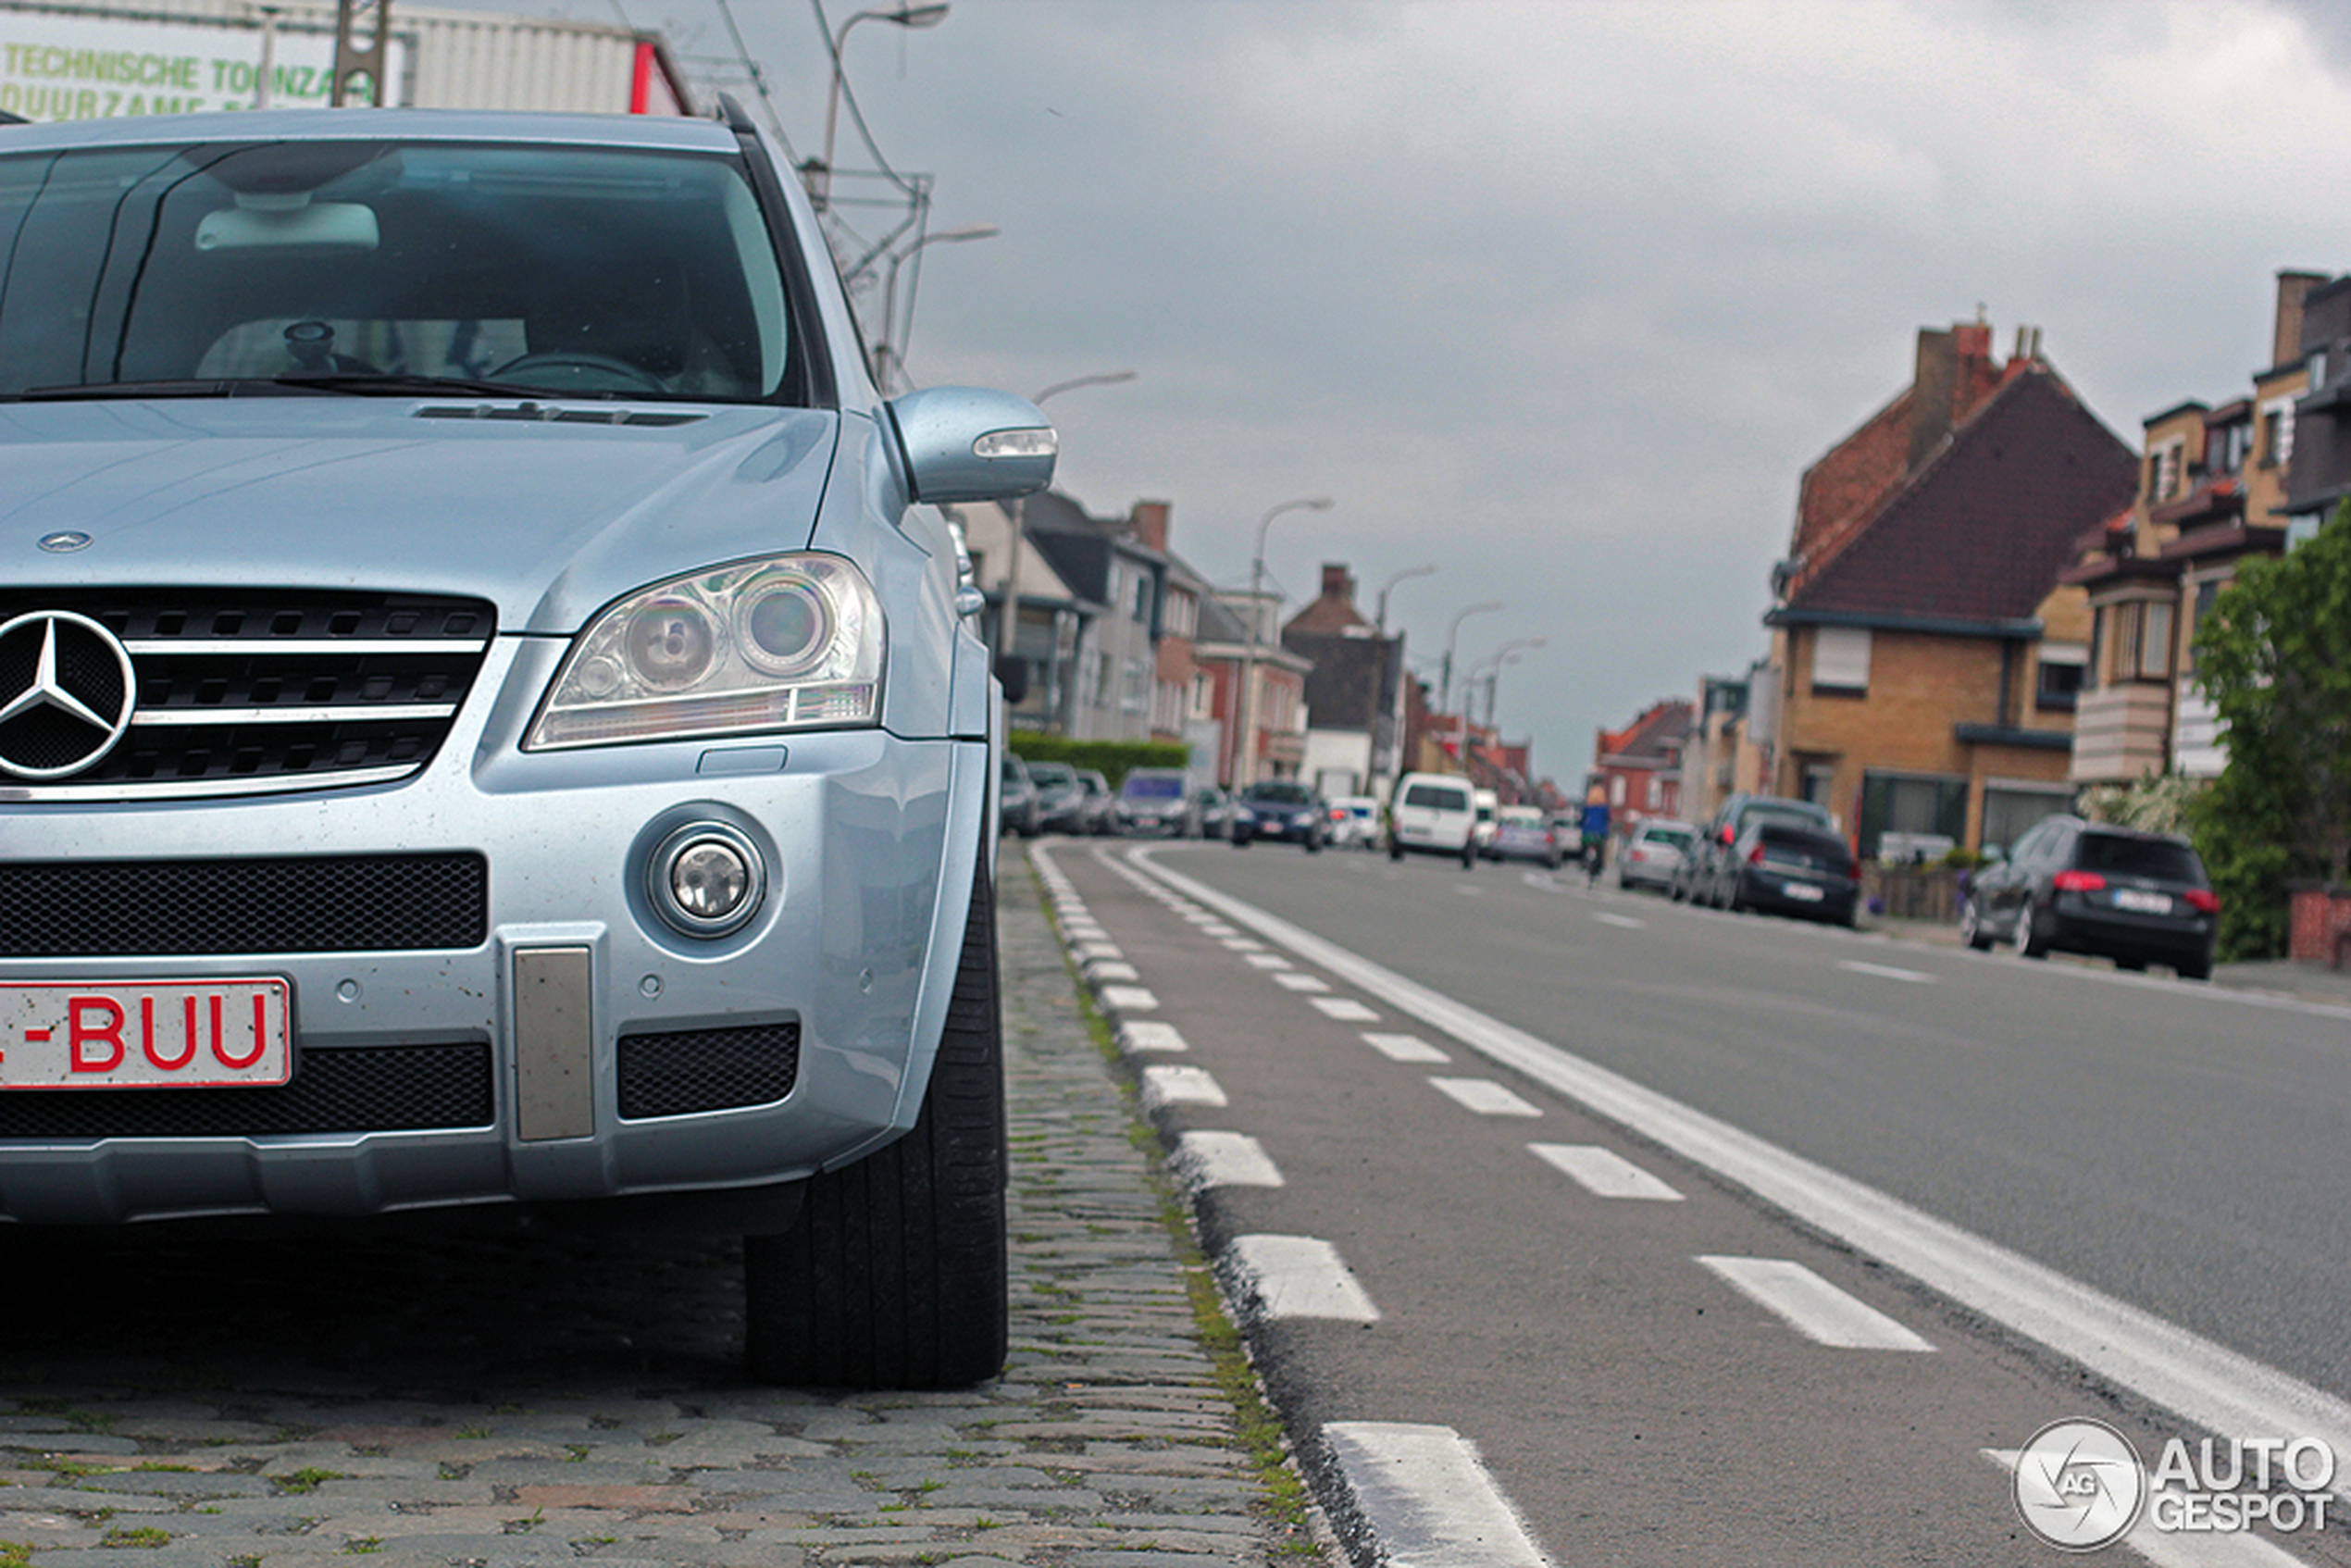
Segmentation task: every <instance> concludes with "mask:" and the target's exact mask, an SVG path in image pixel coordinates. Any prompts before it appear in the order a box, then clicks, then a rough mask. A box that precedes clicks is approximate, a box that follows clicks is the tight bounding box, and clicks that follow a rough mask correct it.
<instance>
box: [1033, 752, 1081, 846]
mask: <svg viewBox="0 0 2351 1568" xmlns="http://www.w3.org/2000/svg"><path fill="white" fill-rule="evenodd" d="M1028 776H1029V777H1030V778H1033V779H1035V780H1036V781H1037V809H1038V815H1039V816H1041V817H1042V818H1043V819H1044V824H1045V830H1046V831H1047V832H1049V833H1084V832H1088V831H1089V829H1088V827H1087V824H1086V786H1085V785H1084V784H1082V783H1080V782H1078V778H1077V770H1076V768H1074V767H1072V766H1070V765H1069V764H1067V763H1065V762H1033V763H1030V764H1029V765H1028Z"/></svg>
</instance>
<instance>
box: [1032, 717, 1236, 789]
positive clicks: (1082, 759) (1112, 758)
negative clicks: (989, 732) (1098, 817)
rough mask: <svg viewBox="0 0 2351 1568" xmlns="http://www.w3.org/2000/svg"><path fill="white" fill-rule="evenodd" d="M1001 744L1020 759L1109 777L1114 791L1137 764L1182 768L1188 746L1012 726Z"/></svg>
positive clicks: (1188, 753)
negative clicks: (1073, 736) (1075, 737)
mask: <svg viewBox="0 0 2351 1568" xmlns="http://www.w3.org/2000/svg"><path fill="white" fill-rule="evenodd" d="M1005 745H1006V746H1007V747H1008V748H1009V749H1010V750H1012V751H1013V752H1015V753H1018V754H1019V756H1020V758H1021V760H1022V761H1023V762H1065V763H1067V764H1069V765H1070V766H1072V767H1090V768H1093V769H1096V770H1097V771H1099V772H1100V773H1101V776H1102V777H1103V778H1107V779H1109V780H1110V787H1111V789H1112V790H1117V788H1118V787H1119V785H1121V784H1123V783H1125V782H1126V776H1127V774H1128V773H1130V772H1132V771H1133V770H1134V769H1136V768H1138V767H1185V766H1188V765H1190V762H1191V756H1192V752H1191V748H1190V747H1188V746H1186V745H1184V744H1182V743H1181V742H1180V741H1175V740H1071V739H1069V738H1068V737H1067V736H1065V735H1048V734H1046V733H1045V732H1044V731H1043V730H1040V729H1015V730H1014V731H1013V732H1012V735H1011V738H1010V739H1009V740H1006V741H1005Z"/></svg>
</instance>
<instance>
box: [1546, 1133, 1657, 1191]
mask: <svg viewBox="0 0 2351 1568" xmlns="http://www.w3.org/2000/svg"><path fill="white" fill-rule="evenodd" d="M1526 1147H1527V1150H1528V1151H1529V1152H1531V1153H1533V1154H1534V1155H1535V1157H1536V1158H1537V1159H1539V1160H1542V1161H1545V1162H1547V1163H1549V1164H1552V1165H1555V1166H1557V1167H1558V1168H1559V1169H1561V1170H1562V1171H1565V1172H1566V1173H1567V1174H1568V1175H1569V1176H1574V1178H1575V1180H1576V1181H1577V1182H1578V1183H1579V1184H1581V1185H1582V1187H1583V1188H1584V1189H1585V1190H1586V1192H1590V1193H1593V1194H1596V1195H1597V1196H1598V1197H1601V1198H1638V1199H1646V1200H1648V1201H1651V1202H1659V1203H1678V1202H1680V1201H1682V1195H1681V1194H1680V1193H1678V1192H1676V1191H1674V1190H1673V1188H1672V1187H1670V1186H1668V1185H1667V1184H1666V1183H1664V1182H1662V1181H1660V1180H1659V1179H1658V1178H1657V1177H1655V1176H1651V1175H1649V1174H1648V1172H1647V1171H1645V1170H1643V1169H1641V1167H1640V1166H1638V1165H1636V1164H1633V1162H1631V1161H1630V1160H1627V1159H1625V1158H1624V1157H1623V1155H1622V1154H1619V1153H1618V1152H1616V1151H1615V1150H1613V1149H1603V1148H1601V1147H1599V1146H1598V1144H1594V1143H1530V1144H1528V1145H1527V1146H1526Z"/></svg>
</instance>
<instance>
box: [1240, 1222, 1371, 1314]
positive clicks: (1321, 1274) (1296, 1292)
mask: <svg viewBox="0 0 2351 1568" xmlns="http://www.w3.org/2000/svg"><path fill="white" fill-rule="evenodd" d="M1224 1262H1225V1266H1226V1267H1227V1269H1228V1270H1229V1271H1230V1272H1231V1274H1232V1276H1233V1284H1234V1285H1235V1287H1236V1288H1235V1289H1234V1291H1233V1296H1234V1299H1235V1300H1238V1301H1239V1302H1240V1303H1241V1309H1242V1313H1243V1315H1245V1316H1254V1317H1285V1318H1286V1317H1317V1318H1335V1319H1337V1320H1338V1321H1340V1322H1343V1323H1376V1322H1378V1321H1379V1309H1378V1308H1377V1307H1375V1306H1374V1305H1372V1299H1371V1297H1370V1296H1369V1295H1367V1294H1365V1293H1364V1290H1363V1288H1362V1286H1361V1285H1359V1284H1357V1283H1356V1280H1355V1276H1353V1275H1352V1274H1350V1273H1349V1272H1348V1268H1347V1265H1346V1263H1342V1262H1341V1261H1340V1260H1339V1255H1338V1249H1337V1248H1336V1247H1333V1246H1332V1245H1331V1244H1330V1243H1329V1242H1327V1241H1325V1240H1322V1239H1320V1238H1316V1237H1312V1236H1236V1237H1234V1238H1233V1241H1232V1245H1231V1246H1230V1247H1228V1248H1226V1249H1225V1258H1224Z"/></svg>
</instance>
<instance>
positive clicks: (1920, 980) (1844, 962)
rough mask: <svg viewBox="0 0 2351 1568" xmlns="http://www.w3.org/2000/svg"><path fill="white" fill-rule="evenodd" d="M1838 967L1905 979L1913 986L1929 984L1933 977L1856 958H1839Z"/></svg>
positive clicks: (1890, 978) (1920, 971) (1889, 978)
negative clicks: (1863, 961)
mask: <svg viewBox="0 0 2351 1568" xmlns="http://www.w3.org/2000/svg"><path fill="white" fill-rule="evenodd" d="M1836 966H1837V967H1838V968H1840V969H1850V970H1852V971H1853V973H1855V974H1856V975H1875V976H1877V977H1879V978H1880V979H1885V980H1907V981H1909V983H1910V984H1911V985H1914V986H1931V985H1933V984H1934V976H1932V975H1929V974H1927V973H1925V972H1924V971H1923V970H1919V969H1897V968H1896V967H1894V965H1892V964H1864V963H1862V962H1861V961H1860V959H1858V958H1840V959H1838V960H1837V961H1836Z"/></svg>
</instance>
